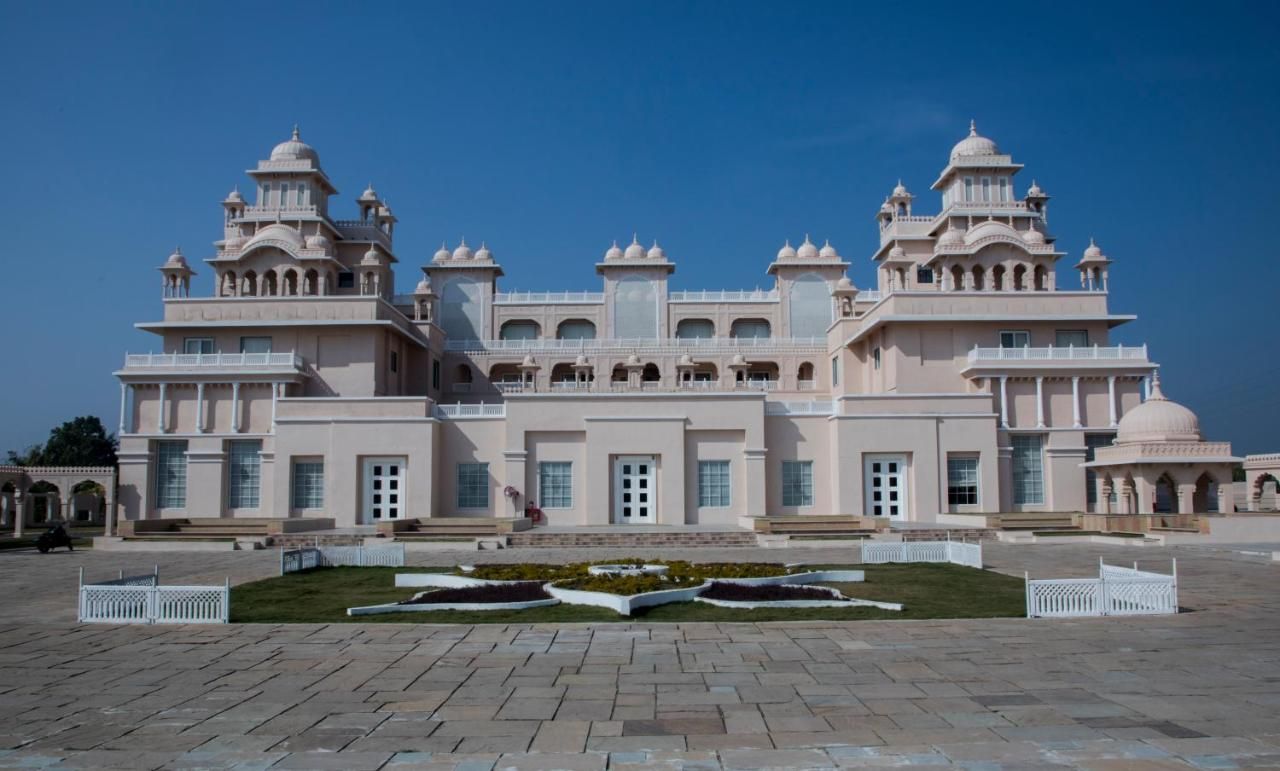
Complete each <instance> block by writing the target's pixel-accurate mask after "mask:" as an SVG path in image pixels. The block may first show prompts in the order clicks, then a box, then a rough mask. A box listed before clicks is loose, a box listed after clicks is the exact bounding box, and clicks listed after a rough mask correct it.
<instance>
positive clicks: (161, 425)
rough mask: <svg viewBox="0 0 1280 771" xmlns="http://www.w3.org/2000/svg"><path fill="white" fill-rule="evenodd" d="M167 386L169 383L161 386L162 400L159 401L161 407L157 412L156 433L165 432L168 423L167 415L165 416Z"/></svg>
mask: <svg viewBox="0 0 1280 771" xmlns="http://www.w3.org/2000/svg"><path fill="white" fill-rule="evenodd" d="M167 385H168V384H167V383H161V384H160V399H159V404H160V406H159V408H158V409H157V411H156V431H158V432H159V433H161V434H163V433H164V432H165V422H166V421H165V414H164V413H165V402H164V397H165V387H166V386H167Z"/></svg>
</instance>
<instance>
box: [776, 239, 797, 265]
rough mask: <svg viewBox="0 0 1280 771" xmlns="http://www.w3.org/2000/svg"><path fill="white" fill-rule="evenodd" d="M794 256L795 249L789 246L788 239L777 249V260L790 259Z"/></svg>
mask: <svg viewBox="0 0 1280 771" xmlns="http://www.w3.org/2000/svg"><path fill="white" fill-rule="evenodd" d="M795 256H796V250H795V249H794V248H793V247H792V246H791V241H790V240H788V241H787V242H786V243H785V244H783V245H782V248H781V249H779V250H778V259H779V260H790V259H794V258H795Z"/></svg>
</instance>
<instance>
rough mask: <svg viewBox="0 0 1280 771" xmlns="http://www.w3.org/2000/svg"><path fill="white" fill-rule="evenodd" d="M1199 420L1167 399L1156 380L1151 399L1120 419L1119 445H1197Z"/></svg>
mask: <svg viewBox="0 0 1280 771" xmlns="http://www.w3.org/2000/svg"><path fill="white" fill-rule="evenodd" d="M1198 441H1200V419H1199V418H1197V417H1196V414H1195V413H1194V412H1192V411H1191V410H1189V409H1187V408H1186V407H1183V406H1182V405H1181V404H1178V403H1177V402H1171V401H1169V400H1168V399H1166V398H1165V396H1164V393H1163V392H1162V391H1161V390H1160V378H1159V377H1158V376H1157V377H1156V378H1155V380H1154V381H1153V382H1152V384H1151V396H1150V397H1149V398H1148V399H1147V400H1146V401H1145V402H1143V403H1142V404H1139V405H1138V406H1137V407H1134V408H1133V409H1131V410H1129V412H1127V413H1126V414H1125V416H1124V417H1123V418H1121V419H1120V426H1119V430H1118V431H1117V433H1116V442H1117V443H1121V444H1123V443H1125V442H1198Z"/></svg>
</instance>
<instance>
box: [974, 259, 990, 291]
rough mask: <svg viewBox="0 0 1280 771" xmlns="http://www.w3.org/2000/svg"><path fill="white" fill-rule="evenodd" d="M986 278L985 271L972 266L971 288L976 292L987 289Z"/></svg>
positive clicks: (980, 267)
mask: <svg viewBox="0 0 1280 771" xmlns="http://www.w3.org/2000/svg"><path fill="white" fill-rule="evenodd" d="M986 278H987V274H986V271H984V270H983V269H982V266H981V265H974V266H973V288H974V289H975V290H977V291H982V290H983V289H986V288H987V287H986Z"/></svg>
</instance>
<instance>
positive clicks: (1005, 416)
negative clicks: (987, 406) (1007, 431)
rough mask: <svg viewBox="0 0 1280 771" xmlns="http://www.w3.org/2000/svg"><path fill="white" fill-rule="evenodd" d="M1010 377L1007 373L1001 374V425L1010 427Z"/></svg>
mask: <svg viewBox="0 0 1280 771" xmlns="http://www.w3.org/2000/svg"><path fill="white" fill-rule="evenodd" d="M1008 386H1009V378H1008V376H1006V375H1001V376H1000V425H1001V427H1003V428H1008V427H1009V387H1008Z"/></svg>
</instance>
